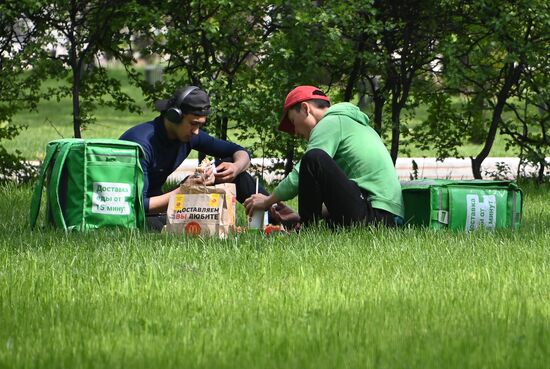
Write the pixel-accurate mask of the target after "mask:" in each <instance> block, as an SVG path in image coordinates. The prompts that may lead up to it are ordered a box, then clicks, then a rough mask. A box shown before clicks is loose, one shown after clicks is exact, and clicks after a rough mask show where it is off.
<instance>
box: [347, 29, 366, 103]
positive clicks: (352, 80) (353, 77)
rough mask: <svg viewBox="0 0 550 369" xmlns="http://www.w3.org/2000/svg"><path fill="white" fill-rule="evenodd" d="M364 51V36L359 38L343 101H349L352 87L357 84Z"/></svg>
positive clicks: (351, 95) (351, 96)
mask: <svg viewBox="0 0 550 369" xmlns="http://www.w3.org/2000/svg"><path fill="white" fill-rule="evenodd" d="M364 50H365V36H364V35H362V36H361V40H359V43H358V45H357V53H356V54H355V55H356V56H355V60H354V61H353V67H352V68H351V73H350V74H349V79H348V83H347V85H346V91H345V92H344V101H350V100H351V99H352V98H353V87H354V86H355V84H356V83H357V78H358V76H359V72H360V70H361V65H362V64H363V60H362V57H361V55H362V53H363V51H364Z"/></svg>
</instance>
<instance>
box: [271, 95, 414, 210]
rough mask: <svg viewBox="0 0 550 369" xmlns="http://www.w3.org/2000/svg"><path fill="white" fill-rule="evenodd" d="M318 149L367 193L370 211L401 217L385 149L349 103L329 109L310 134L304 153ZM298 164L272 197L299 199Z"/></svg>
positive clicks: (400, 201)
mask: <svg viewBox="0 0 550 369" xmlns="http://www.w3.org/2000/svg"><path fill="white" fill-rule="evenodd" d="M312 149H321V150H323V151H324V152H326V153H327V154H328V155H329V156H330V157H332V158H333V159H334V161H335V162H336V164H338V166H339V167H340V168H341V169H342V170H343V171H344V173H346V175H347V177H348V178H349V179H350V180H352V181H354V182H355V183H357V185H359V187H361V188H362V189H364V190H366V191H368V193H369V194H370V195H369V200H370V202H371V204H372V207H373V208H377V209H383V210H386V211H389V212H390V213H392V214H395V215H399V216H400V217H403V216H404V206H403V197H402V195H401V185H400V183H399V179H398V177H397V173H396V171H395V167H394V166H393V162H392V160H391V156H390V154H389V152H388V149H387V148H386V146H384V143H383V142H382V140H381V139H380V136H378V134H377V133H376V131H375V130H374V129H372V127H370V126H369V118H368V117H367V115H366V114H364V113H363V112H361V110H359V108H358V107H357V106H355V105H353V104H351V103H339V104H335V105H333V106H331V107H330V108H329V109H328V110H327V111H326V113H325V115H324V116H323V118H322V119H321V120H320V121H319V122H318V123H317V125H316V126H315V127H314V128H313V130H312V131H311V135H310V137H309V142H308V146H307V149H306V152H307V151H309V150H312ZM299 172H300V163H298V164H297V165H295V167H294V169H293V170H292V172H291V173H290V174H289V175H288V176H287V177H286V178H285V179H284V180H283V181H282V182H281V183H280V184H279V185H278V186H277V187H276V188H275V190H274V192H273V193H274V195H275V197H276V198H277V199H278V200H280V201H284V200H289V199H292V198H293V197H295V196H296V195H298V176H299Z"/></svg>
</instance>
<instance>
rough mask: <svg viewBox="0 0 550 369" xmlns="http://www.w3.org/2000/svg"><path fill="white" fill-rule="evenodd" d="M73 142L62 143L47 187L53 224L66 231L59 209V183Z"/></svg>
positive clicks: (61, 211)
mask: <svg viewBox="0 0 550 369" xmlns="http://www.w3.org/2000/svg"><path fill="white" fill-rule="evenodd" d="M73 144H74V142H62V143H61V147H60V148H59V154H58V156H57V159H56V160H55V163H54V165H53V169H52V175H51V178H50V185H49V186H48V187H49V188H48V191H49V192H48V199H50V211H51V215H52V217H53V221H54V223H55V224H56V225H57V226H58V227H62V228H63V229H65V230H66V229H67V225H66V223H65V217H64V216H63V210H62V209H61V203H60V201H59V183H60V181H61V174H62V172H63V166H64V165H65V160H66V159H67V155H68V154H69V150H70V149H71V147H72V145H73Z"/></svg>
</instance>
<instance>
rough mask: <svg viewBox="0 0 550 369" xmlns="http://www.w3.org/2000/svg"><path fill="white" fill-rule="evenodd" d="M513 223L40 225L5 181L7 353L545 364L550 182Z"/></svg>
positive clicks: (87, 362)
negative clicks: (222, 227) (223, 231)
mask: <svg viewBox="0 0 550 369" xmlns="http://www.w3.org/2000/svg"><path fill="white" fill-rule="evenodd" d="M525 190H526V202H525V207H524V219H523V225H522V228H521V230H520V231H518V232H512V231H508V230H503V231H498V232H493V233H490V232H477V233H472V234H464V233H453V232H447V231H430V230H422V229H402V230H387V229H355V230H351V231H344V232H336V233H331V232H329V231H326V230H323V229H317V230H309V231H304V232H301V233H300V234H293V235H289V236H277V237H269V238H265V237H262V236H261V235H258V234H243V235H240V236H238V237H232V238H230V239H228V240H225V241H220V240H216V239H198V238H193V239H186V238H183V237H181V236H173V235H163V234H152V233H145V232H126V231H117V230H105V231H103V230H102V231H97V232H90V233H87V234H78V233H72V234H68V235H65V234H64V233H62V232H58V231H52V230H37V231H33V232H31V231H30V230H29V229H28V226H27V215H28V208H29V198H30V194H31V190H30V188H28V187H22V188H16V187H14V186H10V187H2V188H0V216H1V219H2V222H1V224H0V368H122V367H124V368H187V367H189V368H370V367H372V368H543V367H548V358H549V357H550V344H549V342H550V303H549V301H550V252H549V248H550V230H549V229H550V207H549V206H548V204H549V203H550V187H548V186H546V187H542V188H539V189H536V188H535V187H534V186H526V187H525Z"/></svg>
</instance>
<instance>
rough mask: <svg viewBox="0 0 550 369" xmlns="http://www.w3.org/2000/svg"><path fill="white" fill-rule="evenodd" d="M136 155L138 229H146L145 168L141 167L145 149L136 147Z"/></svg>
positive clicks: (136, 212)
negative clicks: (144, 200)
mask: <svg viewBox="0 0 550 369" xmlns="http://www.w3.org/2000/svg"><path fill="white" fill-rule="evenodd" d="M136 153H137V160H136V174H137V175H135V184H136V196H135V199H136V200H135V203H136V209H135V214H136V224H137V228H139V229H144V228H145V222H146V220H145V210H144V206H145V204H144V202H143V168H142V167H141V160H140V159H141V157H142V156H144V155H145V154H144V152H143V149H142V148H141V146H138V147H136Z"/></svg>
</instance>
